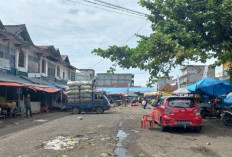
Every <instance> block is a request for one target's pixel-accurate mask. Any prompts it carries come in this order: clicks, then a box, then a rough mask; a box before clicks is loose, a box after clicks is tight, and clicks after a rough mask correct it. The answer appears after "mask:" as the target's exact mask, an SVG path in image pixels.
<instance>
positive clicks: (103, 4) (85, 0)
mask: <svg viewBox="0 0 232 157" xmlns="http://www.w3.org/2000/svg"><path fill="white" fill-rule="evenodd" d="M79 1H83V2H87V3H91V4H94V5H99V6H103V7H106V8H110V9H115V10H120V11H125V12H127V13H130V14H133V15H137V16H142V17H144V16H145V14H141V13H139V14H138V13H137V12H136V11H133V10H131V11H130V12H128V10H129V9H127V8H125V9H127V10H125V9H124V10H121V8H122V7H121V8H120V7H115V6H113V5H112V4H111V5H109V4H107V5H106V4H105V3H96V2H93V1H89V0H79Z"/></svg>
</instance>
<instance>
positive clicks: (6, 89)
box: [5, 86, 7, 103]
mask: <svg viewBox="0 0 232 157" xmlns="http://www.w3.org/2000/svg"><path fill="white" fill-rule="evenodd" d="M6 102H7V86H6V93H5V103H6Z"/></svg>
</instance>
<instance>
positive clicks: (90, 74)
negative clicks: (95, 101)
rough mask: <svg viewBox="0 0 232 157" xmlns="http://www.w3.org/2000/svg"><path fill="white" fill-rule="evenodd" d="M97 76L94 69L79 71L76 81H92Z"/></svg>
mask: <svg viewBox="0 0 232 157" xmlns="http://www.w3.org/2000/svg"><path fill="white" fill-rule="evenodd" d="M94 76H95V71H94V70H93V69H78V71H77V72H76V81H91V80H93V78H94Z"/></svg>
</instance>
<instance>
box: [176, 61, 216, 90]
mask: <svg viewBox="0 0 232 157" xmlns="http://www.w3.org/2000/svg"><path fill="white" fill-rule="evenodd" d="M205 67H206V66H205V65H186V66H184V67H183V68H182V69H180V70H181V71H182V75H181V76H180V77H179V80H180V87H181V88H182V87H186V86H188V85H191V84H193V83H195V82H197V81H199V80H201V79H202V78H203V75H204V71H205ZM206 76H207V77H210V78H215V68H208V70H207V75H206Z"/></svg>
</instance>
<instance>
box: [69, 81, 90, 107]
mask: <svg viewBox="0 0 232 157" xmlns="http://www.w3.org/2000/svg"><path fill="white" fill-rule="evenodd" d="M66 90H67V94H68V102H69V103H74V102H89V101H92V94H93V84H92V82H90V81H71V82H68V87H67V89H66Z"/></svg>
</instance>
